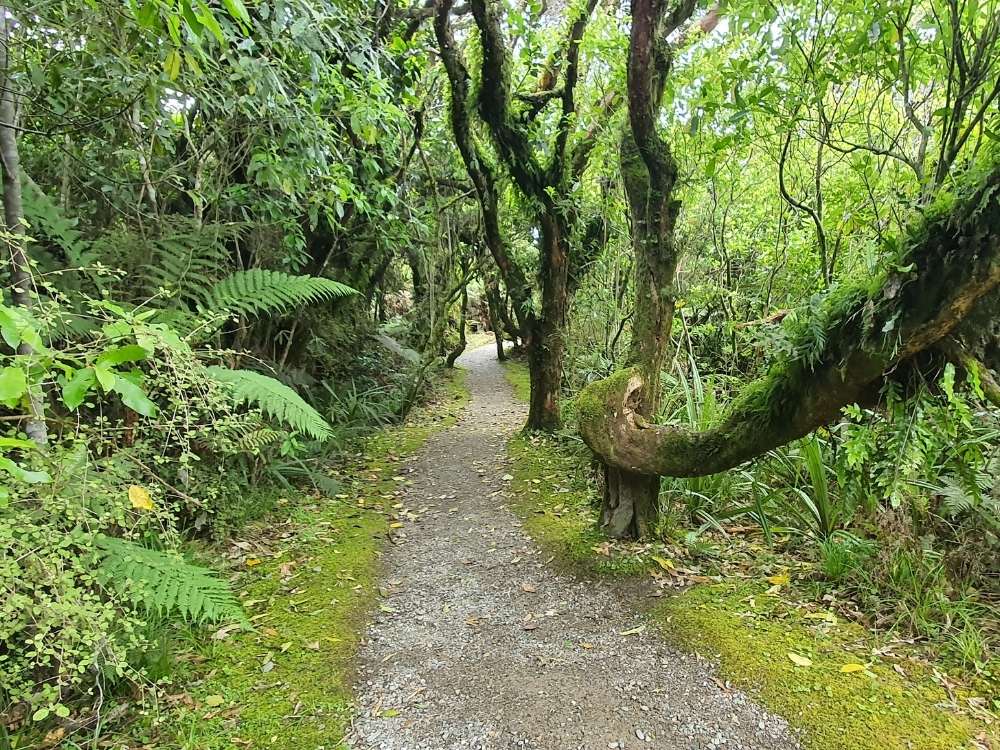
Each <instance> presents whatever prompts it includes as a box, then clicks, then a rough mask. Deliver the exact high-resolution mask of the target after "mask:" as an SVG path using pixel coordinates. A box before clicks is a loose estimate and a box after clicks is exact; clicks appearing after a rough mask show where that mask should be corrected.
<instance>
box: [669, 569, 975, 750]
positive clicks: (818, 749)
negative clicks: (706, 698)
mask: <svg viewBox="0 0 1000 750" xmlns="http://www.w3.org/2000/svg"><path fill="white" fill-rule="evenodd" d="M764 592H765V587H764V586H759V587H758V586H752V585H748V584H740V585H727V584H718V585H702V586H698V587H695V588H692V589H689V590H687V591H685V592H684V593H682V594H679V595H676V596H672V597H670V598H669V599H667V600H665V601H664V602H663V604H661V605H660V606H659V607H657V608H656V610H654V612H653V615H654V618H655V619H656V620H657V621H658V622H659V623H660V625H661V628H662V631H663V633H664V635H665V636H666V637H667V639H668V640H671V641H674V642H676V643H677V644H678V645H680V646H682V647H684V648H688V649H692V650H697V651H699V652H701V653H709V654H710V655H711V656H714V657H718V659H719V661H720V664H721V671H722V674H723V676H725V677H726V678H727V679H729V680H732V681H733V682H734V683H735V684H737V685H739V686H740V687H741V688H744V689H747V690H749V691H750V692H751V693H752V694H755V695H756V696H757V697H758V698H759V699H760V700H762V701H763V702H764V703H765V704H766V705H767V706H768V707H769V708H770V709H771V710H773V711H775V712H777V713H779V714H781V715H782V716H784V717H785V718H786V719H787V720H788V721H789V723H791V724H792V725H793V726H795V727H797V728H799V729H802V730H804V743H805V746H806V747H807V748H813V749H815V750H826V749H827V748H829V749H830V750H834V749H839V748H844V747H851V748H856V750H868V749H870V750H893V748H900V749H903V748H916V747H919V748H921V749H922V750H953V749H954V748H963V747H969V743H970V740H971V739H972V738H973V737H975V736H976V735H977V733H978V732H979V731H981V727H980V726H979V725H977V724H975V723H974V722H973V721H972V720H970V719H968V718H966V717H964V716H962V715H959V714H956V713H953V712H950V711H948V710H946V709H944V708H940V707H939V706H938V703H940V702H944V701H947V700H948V696H947V694H946V693H945V691H944V689H943V688H942V687H940V686H939V685H937V684H935V683H934V682H932V681H931V680H929V679H927V678H926V677H925V676H921V675H920V671H921V670H920V669H919V668H917V667H916V666H911V665H908V666H906V670H908V671H909V672H910V673H911V674H912V675H913V676H912V678H908V679H905V678H903V677H901V676H900V675H899V674H897V673H896V672H895V671H893V669H892V667H891V666H890V665H889V664H887V663H882V662H880V660H879V659H877V658H876V659H874V661H873V659H872V657H871V656H870V654H869V653H866V651H865V650H864V649H863V644H865V643H866V641H867V633H866V631H864V630H863V629H862V628H860V627H858V626H854V625H851V624H849V623H837V624H836V625H831V624H830V623H828V622H827V621H825V620H818V621H816V620H813V621H810V620H807V619H805V618H803V619H801V620H798V621H796V620H795V619H793V618H794V617H795V616H794V615H792V617H784V618H783V619H781V620H775V619H771V618H770V617H769V616H768V610H769V609H770V608H771V607H772V605H773V603H776V602H777V597H772V596H769V595H767V594H765V593H764ZM810 622H814V623H818V624H808V623H810ZM859 647H860V648H859ZM789 653H793V654H797V655H799V656H804V657H806V658H807V659H809V660H810V661H811V662H812V663H811V665H810V666H806V667H803V666H797V665H796V664H795V663H793V661H792V659H791V658H790V657H789V656H788V654H789ZM845 664H866V666H868V669H866V670H865V671H863V672H854V673H844V672H841V671H840V670H841V667H843V666H844V665H845Z"/></svg>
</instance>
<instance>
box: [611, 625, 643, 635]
mask: <svg viewBox="0 0 1000 750" xmlns="http://www.w3.org/2000/svg"><path fill="white" fill-rule="evenodd" d="M645 630H646V626H645V625H640V626H639V627H637V628H632V629H631V630H623V631H622V632H620V633H619V634H618V635H639V633H642V632H643V631H645Z"/></svg>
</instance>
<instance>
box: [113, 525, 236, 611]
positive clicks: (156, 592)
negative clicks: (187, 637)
mask: <svg viewBox="0 0 1000 750" xmlns="http://www.w3.org/2000/svg"><path fill="white" fill-rule="evenodd" d="M95 543H96V545H97V549H98V553H99V556H100V561H99V563H98V566H97V576H98V579H99V580H100V581H101V582H102V583H103V584H105V585H107V586H109V587H112V588H114V589H115V590H116V591H118V592H119V593H120V594H122V595H123V596H126V597H128V598H130V599H131V600H132V601H133V602H135V603H136V604H141V605H144V606H145V607H147V608H148V609H150V610H155V611H157V612H160V613H161V614H173V613H176V614H179V615H180V616H181V617H183V618H184V619H185V620H188V621H190V622H219V621H223V620H230V621H236V622H241V623H244V624H246V623H247V617H246V614H245V613H244V612H243V607H241V606H240V603H239V601H238V600H237V599H236V597H235V596H234V595H233V592H232V590H231V589H230V588H229V586H228V584H226V582H225V581H223V580H221V579H220V578H218V577H216V576H215V575H214V574H213V573H212V571H210V570H209V569H207V568H203V567H201V566H199V565H192V564H191V563H189V562H187V561H186V560H184V559H183V558H182V557H181V556H180V555H176V554H169V553H166V552H158V551H157V550H152V549H147V548H146V547H142V546H140V545H138V544H135V543H133V542H129V541H126V540H124V539H117V538H115V537H110V536H105V535H103V534H99V535H97V537H96V539H95Z"/></svg>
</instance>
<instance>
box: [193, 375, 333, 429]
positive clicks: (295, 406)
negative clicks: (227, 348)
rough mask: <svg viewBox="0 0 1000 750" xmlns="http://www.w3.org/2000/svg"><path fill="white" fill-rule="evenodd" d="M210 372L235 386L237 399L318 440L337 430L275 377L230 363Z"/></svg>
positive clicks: (216, 378) (214, 376)
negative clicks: (233, 368)
mask: <svg viewBox="0 0 1000 750" xmlns="http://www.w3.org/2000/svg"><path fill="white" fill-rule="evenodd" d="M208 372H209V374H210V375H211V376H212V377H213V378H214V379H215V380H217V381H219V382H221V383H226V384H228V385H229V386H230V387H231V388H232V392H233V396H234V398H235V399H236V402H237V403H241V404H242V403H251V404H256V405H257V406H258V407H260V409H261V410H262V411H263V412H264V413H265V414H267V415H268V416H270V417H272V418H273V419H276V420H278V421H279V422H281V423H282V424H285V425H288V426H289V427H291V428H292V429H294V430H298V431H299V432H302V433H304V434H306V435H309V436H310V437H313V438H316V439H317V440H326V439H327V438H328V437H330V435H331V434H332V432H333V431H332V430H331V429H330V425H329V424H328V423H327V422H326V420H325V419H323V416H322V415H321V414H320V413H319V412H318V411H316V410H315V409H314V408H312V407H311V406H310V405H309V404H307V403H306V402H305V401H304V400H303V399H302V397H301V396H300V395H299V394H297V393H296V392H295V391H294V390H292V389H291V388H289V387H288V386H287V385H285V384H284V383H281V382H279V381H277V380H275V379H274V378H270V377H268V376H267V375H262V374H261V373H259V372H253V371H252V370H230V369H229V368H227V367H209V368H208Z"/></svg>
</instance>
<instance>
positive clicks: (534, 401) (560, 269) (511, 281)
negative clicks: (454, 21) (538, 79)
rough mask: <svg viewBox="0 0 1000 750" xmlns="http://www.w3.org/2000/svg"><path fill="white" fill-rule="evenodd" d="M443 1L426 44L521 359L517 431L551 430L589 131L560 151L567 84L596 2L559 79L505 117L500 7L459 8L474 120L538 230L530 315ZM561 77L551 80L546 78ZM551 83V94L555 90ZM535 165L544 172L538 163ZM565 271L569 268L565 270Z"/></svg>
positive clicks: (570, 113)
mask: <svg viewBox="0 0 1000 750" xmlns="http://www.w3.org/2000/svg"><path fill="white" fill-rule="evenodd" d="M453 4H454V3H453V0H437V11H436V14H435V23H434V28H435V35H436V36H437V40H438V48H439V50H440V52H441V58H442V61H443V62H444V65H445V69H446V70H447V73H448V79H449V82H450V84H451V94H452V96H451V124H452V130H453V132H454V135H455V142H456V144H457V145H458V149H459V152H460V153H461V155H462V160H463V162H464V163H465V166H466V170H467V171H468V173H469V176H470V178H471V179H472V181H473V184H474V185H475V186H476V193H477V195H478V197H479V202H480V207H481V209H482V213H483V220H484V224H485V226H486V235H487V244H488V246H489V247H490V251H491V254H492V256H493V258H494V260H495V261H496V263H497V267H498V268H499V270H500V273H501V275H502V276H503V279H504V282H505V284H506V286H507V289H508V291H509V293H510V295H511V299H512V301H513V304H514V314H515V316H517V319H518V334H519V336H520V338H521V339H522V340H523V341H524V344H525V346H526V348H527V350H528V367H529V370H530V374H531V399H530V405H529V409H528V421H527V424H526V428H527V429H530V430H553V429H556V428H557V427H559V424H560V410H559V394H560V389H561V383H562V368H563V350H564V342H563V334H564V328H565V323H566V311H567V308H568V305H569V297H570V293H571V284H570V281H571V279H572V280H575V281H578V280H579V279H580V278H581V277H582V273H581V271H582V266H583V265H584V263H585V255H586V254H585V253H572V252H571V249H572V248H571V244H570V229H569V228H570V227H571V226H573V224H574V210H575V209H574V207H573V206H566V205H564V204H565V199H566V196H568V195H570V194H571V193H572V190H571V189H570V187H571V184H572V182H573V181H574V180H576V179H579V177H580V174H581V173H582V172H583V170H584V169H585V168H586V165H587V161H588V158H589V154H590V152H591V149H592V148H593V145H594V143H595V142H596V139H597V135H598V131H597V129H593V130H592V131H588V132H587V133H586V134H585V135H584V137H581V138H579V139H578V140H577V141H576V143H575V144H574V145H573V146H572V147H570V135H571V130H572V128H573V126H574V123H575V120H576V99H575V91H576V84H577V81H578V79H579V67H580V42H581V40H582V38H583V33H584V31H585V29H586V27H587V23H588V22H589V19H590V16H591V15H592V14H593V12H594V9H595V8H596V7H597V0H587V2H586V4H585V6H584V7H581V8H580V9H578V10H576V11H575V16H574V17H573V19H572V22H571V23H570V25H569V28H568V31H567V33H566V37H565V43H564V45H563V47H562V48H561V50H560V53H559V55H558V58H559V59H560V60H561V61H562V63H561V65H559V70H558V71H556V70H550V71H549V73H550V75H546V76H543V78H544V80H545V83H544V84H543V85H542V88H541V89H540V90H538V91H536V92H533V94H531V95H528V96H527V97H526V99H524V100H526V101H531V102H532V103H531V104H530V106H529V107H528V108H527V109H525V110H523V111H518V112H517V113H514V112H512V111H511V106H512V104H511V103H512V100H513V99H514V94H513V92H512V90H511V85H510V68H511V63H510V59H509V58H510V49H509V44H508V43H507V40H506V39H505V37H504V33H503V26H502V23H501V19H500V13H501V5H500V4H499V3H491V2H486V0H472V2H470V3H469V5H470V7H471V10H472V16H473V19H474V20H475V23H476V27H477V28H478V30H479V36H480V42H481V45H482V53H483V54H482V64H481V68H480V72H481V80H480V81H479V91H480V94H479V97H478V105H479V106H478V112H479V116H480V118H481V121H482V122H483V124H484V125H485V126H486V130H487V131H488V132H489V135H490V138H491V140H492V142H493V145H494V147H495V148H496V151H497V153H498V155H499V157H500V160H501V161H502V163H503V165H504V166H505V167H506V169H507V171H508V172H509V174H510V176H511V178H512V179H513V182H514V184H515V185H516V187H517V188H518V190H519V191H520V192H521V193H522V194H524V196H525V197H526V198H527V199H528V200H529V202H530V204H531V205H534V206H535V207H536V208H537V210H536V214H535V219H536V224H537V226H538V228H539V230H540V239H539V248H538V250H539V253H538V254H539V267H538V276H539V278H540V280H541V303H540V305H539V306H538V308H537V309H536V307H535V305H534V304H533V302H532V289H531V286H530V285H529V284H528V283H527V274H525V273H524V271H523V270H522V269H520V268H519V267H518V266H517V264H516V263H515V262H514V261H513V259H512V258H511V256H510V254H509V253H508V252H507V250H506V246H505V243H504V242H503V240H502V238H501V237H500V229H499V221H498V210H497V190H496V178H495V175H494V174H493V172H492V168H491V167H490V164H489V160H488V159H486V158H484V156H483V154H482V153H481V151H480V149H479V147H478V144H477V143H476V141H475V138H474V136H473V133H472V128H471V125H470V115H471V104H472V101H471V99H470V94H469V90H470V85H469V83H470V78H469V74H468V71H467V69H466V67H465V64H464V62H463V60H462V57H461V55H460V53H459V51H458V49H457V47H456V45H455V40H454V37H453V35H452V33H451V29H450V26H449V14H450V13H451V10H452V7H453ZM559 76H561V79H562V80H561V81H560V82H557V81H556V78H557V77H559ZM558 84H561V85H558ZM550 102H552V103H558V104H559V105H560V106H561V113H560V116H559V119H558V123H557V126H556V128H555V135H554V137H553V139H552V143H551V144H547V146H548V148H547V149H544V151H545V152H544V153H543V152H542V151H540V150H539V149H538V146H537V135H536V134H535V133H534V131H533V130H532V129H531V128H530V120H532V119H533V118H534V117H536V116H537V115H538V114H539V113H540V112H541V111H542V110H543V109H544V108H545V107H546V106H547V105H548V104H549V103H550ZM543 161H544V164H543ZM574 262H575V263H576V266H577V267H574Z"/></svg>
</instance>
